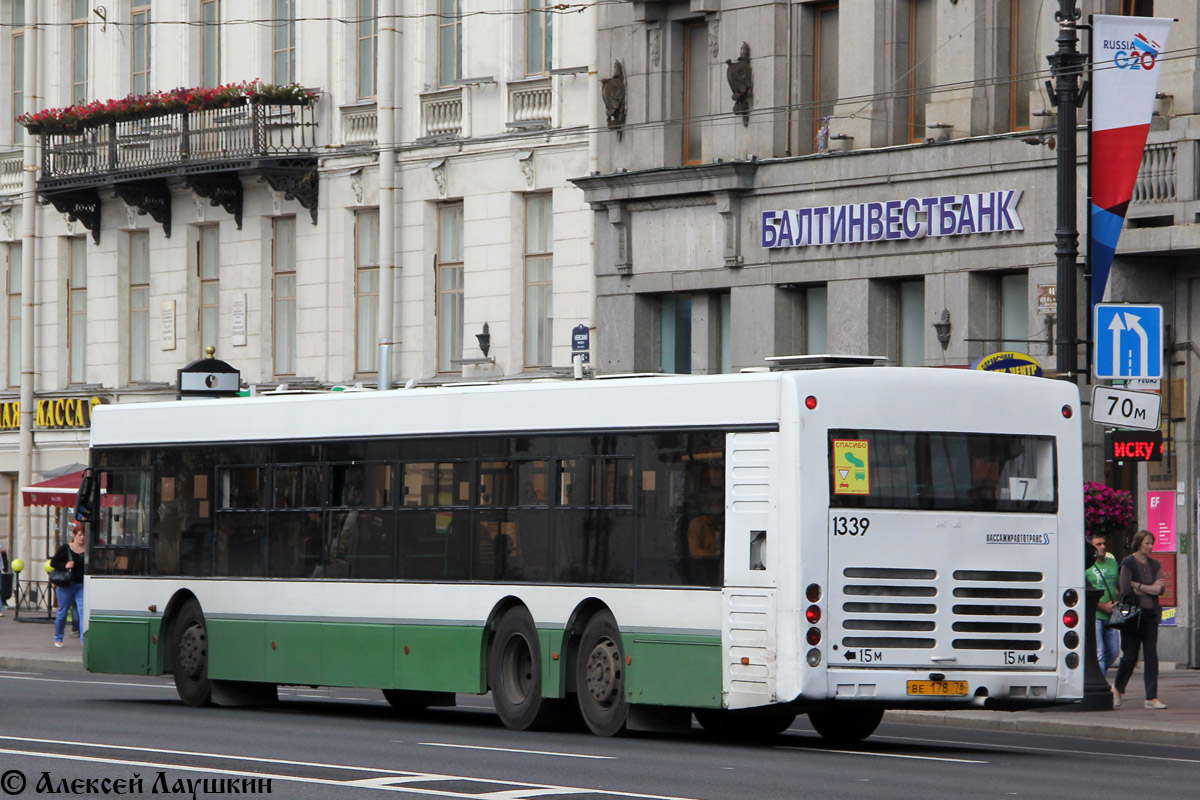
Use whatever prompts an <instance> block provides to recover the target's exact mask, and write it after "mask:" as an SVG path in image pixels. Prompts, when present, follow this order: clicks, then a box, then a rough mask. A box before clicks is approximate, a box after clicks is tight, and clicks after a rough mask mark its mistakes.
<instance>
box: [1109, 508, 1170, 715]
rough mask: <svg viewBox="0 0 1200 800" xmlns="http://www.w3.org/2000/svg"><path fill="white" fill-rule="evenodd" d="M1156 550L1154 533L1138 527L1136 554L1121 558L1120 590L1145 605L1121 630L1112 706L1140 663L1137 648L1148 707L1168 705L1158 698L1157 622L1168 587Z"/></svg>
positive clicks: (1119, 699)
mask: <svg viewBox="0 0 1200 800" xmlns="http://www.w3.org/2000/svg"><path fill="white" fill-rule="evenodd" d="M1152 550H1154V534H1152V533H1150V531H1138V532H1137V533H1135V534H1134V536H1133V554H1132V555H1129V556H1126V558H1125V560H1124V561H1122V562H1121V573H1120V590H1121V597H1122V598H1133V599H1134V602H1136V603H1137V605H1138V606H1139V607H1140V608H1141V609H1142V612H1141V613H1140V614H1138V616H1137V622H1136V624H1135V625H1134V626H1133V627H1132V629H1124V630H1122V631H1121V664H1120V666H1119V667H1117V680H1116V682H1115V683H1114V684H1113V707H1114V708H1119V707H1120V705H1121V697H1122V696H1123V695H1124V694H1125V687H1126V685H1127V684H1128V683H1129V678H1130V676H1132V675H1133V668H1134V667H1135V666H1137V660H1138V650H1139V649H1140V650H1142V652H1143V659H1144V663H1143V665H1142V672H1143V677H1144V679H1145V683H1146V702H1145V706H1146V708H1166V707H1167V704H1166V703H1164V702H1162V701H1161V700H1159V699H1158V623H1159V620H1160V618H1161V616H1162V607H1161V606H1160V605H1159V602H1158V598H1159V596H1160V595H1161V594H1162V593H1163V590H1164V589H1166V587H1167V581H1166V578H1164V577H1163V576H1162V564H1161V563H1160V562H1158V561H1157V560H1155V559H1153V558H1151V557H1150V552H1151V551H1152Z"/></svg>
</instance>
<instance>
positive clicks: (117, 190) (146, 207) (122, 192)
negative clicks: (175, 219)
mask: <svg viewBox="0 0 1200 800" xmlns="http://www.w3.org/2000/svg"><path fill="white" fill-rule="evenodd" d="M113 193H114V194H116V196H117V197H119V198H121V200H123V201H124V202H125V205H127V206H132V207H133V208H136V209H137V212H138V214H140V215H145V214H149V215H150V218H151V219H153V220H154V221H155V222H157V223H158V224H159V225H162V227H163V233H165V234H166V235H167V238H168V239H169V238H171V189H170V188H169V187H168V186H167V181H166V180H165V179H159V180H149V181H129V182H127V183H118V184H116V185H115V186H113Z"/></svg>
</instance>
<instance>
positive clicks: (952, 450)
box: [829, 429, 1058, 513]
mask: <svg viewBox="0 0 1200 800" xmlns="http://www.w3.org/2000/svg"><path fill="white" fill-rule="evenodd" d="M1055 464H1056V459H1055V449H1054V438H1053V437H1050V436H1023V435H1001V434H989V433H943V432H930V431H880V430H853V429H839V430H831V431H830V432H829V474H830V492H829V504H830V505H831V506H833V507H835V508H894V509H913V510H930V511H1013V512H1036V513H1053V512H1055V511H1057V510H1058V475H1057V472H1056V468H1055Z"/></svg>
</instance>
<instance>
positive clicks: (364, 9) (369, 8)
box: [356, 0, 379, 100]
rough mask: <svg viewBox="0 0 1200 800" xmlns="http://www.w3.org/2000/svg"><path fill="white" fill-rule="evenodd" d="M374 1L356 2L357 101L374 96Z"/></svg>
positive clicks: (376, 36) (376, 38)
mask: <svg viewBox="0 0 1200 800" xmlns="http://www.w3.org/2000/svg"><path fill="white" fill-rule="evenodd" d="M375 4H376V0H358V47H357V60H356V70H357V73H358V75H357V78H358V99H359V100H368V99H370V98H372V97H374V96H375V81H376V69H377V62H378V55H379V45H378V41H379V20H378V19H376V16H375Z"/></svg>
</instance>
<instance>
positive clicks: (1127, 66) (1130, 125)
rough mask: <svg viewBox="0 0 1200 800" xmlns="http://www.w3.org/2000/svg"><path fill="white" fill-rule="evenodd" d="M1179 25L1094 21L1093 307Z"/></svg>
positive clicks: (1103, 17)
mask: <svg viewBox="0 0 1200 800" xmlns="http://www.w3.org/2000/svg"><path fill="white" fill-rule="evenodd" d="M1173 21H1174V20H1171V19H1167V18H1158V17H1117V16H1109V15H1104V14H1097V15H1096V16H1094V17H1093V18H1092V126H1091V142H1090V146H1089V148H1088V169H1089V171H1090V174H1091V184H1092V208H1091V214H1092V234H1091V242H1090V243H1089V245H1090V251H1091V261H1092V297H1091V304H1092V305H1095V304H1096V303H1100V302H1103V301H1104V290H1105V288H1106V287H1107V285H1108V273H1109V270H1110V269H1111V268H1112V262H1113V255H1114V253H1115V252H1116V249H1117V240H1118V239H1119V238H1120V237H1121V228H1122V227H1123V226H1124V224H1125V213H1126V211H1127V210H1128V209H1129V201H1130V199H1131V198H1132V197H1133V187H1134V184H1135V183H1136V182H1137V174H1138V168H1139V167H1140V166H1141V164H1142V151H1143V150H1144V149H1145V148H1146V135H1147V134H1148V133H1149V132H1150V117H1151V116H1152V115H1153V113H1154V95H1155V93H1156V92H1157V91H1158V76H1159V75H1160V74H1161V73H1162V54H1163V51H1164V50H1166V47H1167V33H1168V32H1169V31H1170V29H1171V23H1172V22H1173Z"/></svg>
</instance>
